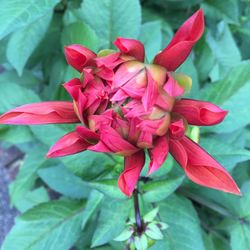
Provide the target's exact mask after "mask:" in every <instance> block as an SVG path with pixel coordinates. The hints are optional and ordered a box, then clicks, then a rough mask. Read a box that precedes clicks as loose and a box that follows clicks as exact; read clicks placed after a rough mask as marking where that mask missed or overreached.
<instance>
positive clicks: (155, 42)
mask: <svg viewBox="0 0 250 250" xmlns="http://www.w3.org/2000/svg"><path fill="white" fill-rule="evenodd" d="M139 40H140V41H141V42H142V43H143V44H144V47H145V52H146V58H147V60H148V62H151V61H152V60H153V59H154V57H155V55H156V54H157V53H158V52H159V51H160V50H161V43H162V33H161V22H159V21H155V22H147V23H144V24H143V25H142V27H141V34H140V37H139Z"/></svg>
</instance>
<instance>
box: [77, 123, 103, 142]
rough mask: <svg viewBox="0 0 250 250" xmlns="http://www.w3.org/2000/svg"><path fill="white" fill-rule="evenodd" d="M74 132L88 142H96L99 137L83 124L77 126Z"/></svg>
mask: <svg viewBox="0 0 250 250" xmlns="http://www.w3.org/2000/svg"><path fill="white" fill-rule="evenodd" d="M76 132H77V133H78V135H79V136H81V137H82V139H84V140H85V141H88V142H90V143H96V142H97V141H98V140H99V138H100V136H99V135H98V134H97V133H96V132H93V131H92V130H90V129H88V128H86V127H83V126H77V127H76Z"/></svg>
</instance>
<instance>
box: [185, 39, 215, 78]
mask: <svg viewBox="0 0 250 250" xmlns="http://www.w3.org/2000/svg"><path fill="white" fill-rule="evenodd" d="M194 49H195V52H196V53H195V55H196V57H195V66H196V67H197V69H198V71H197V72H198V75H199V80H200V81H205V80H207V78H208V76H209V72H210V71H211V70H212V68H213V66H214V63H215V55H214V54H213V51H212V49H211V48H210V47H209V45H208V43H207V41H206V39H205V35H203V36H202V37H201V39H200V40H199V41H198V43H197V44H196V46H195V47H194ZM187 74H188V71H187Z"/></svg>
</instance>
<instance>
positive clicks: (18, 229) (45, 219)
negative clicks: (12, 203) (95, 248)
mask: <svg viewBox="0 0 250 250" xmlns="http://www.w3.org/2000/svg"><path fill="white" fill-rule="evenodd" d="M83 209H84V205H83V204H82V203H79V202H73V201H63V200H61V201H51V202H47V203H43V204H40V205H38V206H36V207H34V208H32V209H31V210H29V211H27V212H26V213H24V214H23V215H22V216H20V217H19V218H18V220H17V221H16V224H15V226H14V227H13V228H12V230H11V231H10V233H9V234H8V236H7V237H6V239H5V241H4V243H3V246H2V250H38V249H47V250H54V249H57V250H68V249H70V248H71V247H72V246H73V244H74V243H75V242H76V241H77V240H78V238H79V237H80V234H81V217H82V211H83Z"/></svg>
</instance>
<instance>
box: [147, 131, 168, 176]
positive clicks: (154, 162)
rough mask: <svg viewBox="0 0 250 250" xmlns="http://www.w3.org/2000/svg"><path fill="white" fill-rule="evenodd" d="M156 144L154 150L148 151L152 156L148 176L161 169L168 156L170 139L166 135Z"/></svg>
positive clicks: (158, 139) (156, 141)
mask: <svg viewBox="0 0 250 250" xmlns="http://www.w3.org/2000/svg"><path fill="white" fill-rule="evenodd" d="M154 143H155V146H154V148H152V149H149V150H148V151H149V156H150V163H149V171H148V175H150V174H152V173H153V172H154V171H156V170H157V169H158V168H159V167H161V165H162V164H163V163H164V161H165V160H166V158H167V155H168V138H167V136H166V135H164V136H161V137H158V138H157V139H156V140H155V142H154Z"/></svg>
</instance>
